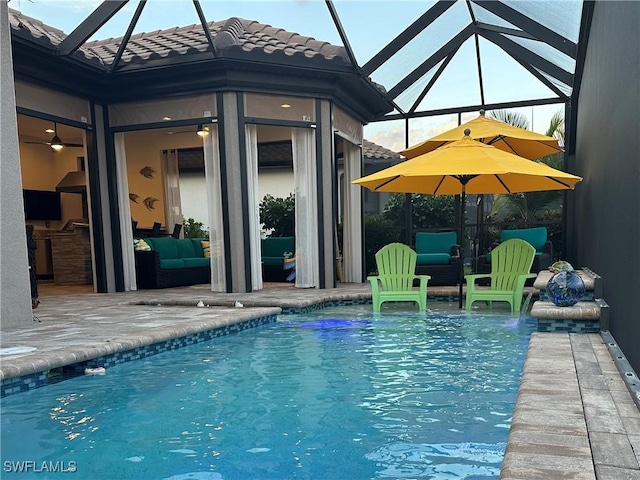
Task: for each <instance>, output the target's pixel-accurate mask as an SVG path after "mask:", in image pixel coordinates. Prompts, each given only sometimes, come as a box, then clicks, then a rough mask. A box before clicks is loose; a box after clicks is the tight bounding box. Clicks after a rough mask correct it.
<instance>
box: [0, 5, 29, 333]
mask: <svg viewBox="0 0 640 480" xmlns="http://www.w3.org/2000/svg"><path fill="white" fill-rule="evenodd" d="M8 18H9V17H8V10H7V2H0V126H1V128H0V158H2V170H1V172H0V229H1V231H2V236H1V237H0V304H1V306H0V328H2V329H3V330H5V329H7V328H12V327H14V328H15V327H19V326H28V325H31V324H32V323H33V316H32V312H31V300H30V298H31V294H30V288H29V270H28V265H29V263H28V260H27V242H26V235H25V220H24V208H23V205H22V182H21V181H20V157H19V149H18V126H17V122H16V103H15V93H14V88H13V65H12V61H11V41H10V33H9V22H8Z"/></svg>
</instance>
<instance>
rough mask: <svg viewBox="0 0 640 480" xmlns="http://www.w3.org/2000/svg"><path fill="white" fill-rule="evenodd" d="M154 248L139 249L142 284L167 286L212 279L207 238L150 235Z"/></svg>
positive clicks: (139, 282) (138, 276)
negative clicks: (206, 252)
mask: <svg viewBox="0 0 640 480" xmlns="http://www.w3.org/2000/svg"><path fill="white" fill-rule="evenodd" d="M144 240H145V242H146V243H147V244H148V245H149V246H150V247H151V250H146V251H144V250H136V251H135V260H136V282H137V285H138V288H167V287H181V286H187V285H197V284H201V283H209V282H210V281H211V264H210V261H211V259H210V258H208V257H205V256H204V252H203V248H202V243H201V242H202V241H203V240H206V239H204V238H183V239H175V238H173V237H149V238H145V239H144Z"/></svg>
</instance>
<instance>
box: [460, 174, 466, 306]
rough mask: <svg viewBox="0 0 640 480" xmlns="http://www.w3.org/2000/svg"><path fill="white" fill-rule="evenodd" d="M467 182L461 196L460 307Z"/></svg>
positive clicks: (464, 183) (463, 184) (463, 186)
mask: <svg viewBox="0 0 640 480" xmlns="http://www.w3.org/2000/svg"><path fill="white" fill-rule="evenodd" d="M466 184H467V183H466V182H463V183H462V196H461V198H460V278H459V289H458V308H462V282H463V280H464V214H465V210H466V206H467V198H466V197H467V193H466Z"/></svg>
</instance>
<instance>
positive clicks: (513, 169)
mask: <svg viewBox="0 0 640 480" xmlns="http://www.w3.org/2000/svg"><path fill="white" fill-rule="evenodd" d="M470 133H471V132H470V131H469V129H468V128H467V129H466V131H465V137H464V138H462V139H461V140H458V141H455V142H451V143H449V144H447V145H444V146H442V147H440V148H438V149H437V150H434V151H432V152H429V153H425V154H423V155H419V156H417V157H415V158H412V159H410V160H407V161H405V162H402V163H399V164H397V165H394V166H392V167H389V168H386V169H384V170H381V171H379V172H376V173H373V174H371V175H367V176H365V177H362V178H359V179H358V180H354V181H353V182H352V183H354V184H357V185H362V186H363V187H366V188H368V189H369V190H371V191H373V192H396V193H426V194H431V195H462V202H461V204H460V207H461V210H462V211H461V212H460V244H461V245H463V244H464V240H463V239H464V211H465V203H466V197H465V196H466V194H467V193H470V194H510V193H520V192H537V191H544V190H569V189H571V190H572V189H573V188H574V187H575V186H576V184H577V183H578V182H579V181H581V180H582V178H580V177H578V176H576V175H572V174H570V173H566V172H563V171H560V170H556V169H555V168H552V167H550V166H548V165H546V164H544V163H539V162H535V161H531V160H527V159H526V158H522V157H519V156H517V155H513V154H511V153H507V152H504V151H502V150H499V149H497V148H495V147H492V146H490V145H486V144H484V143H481V142H477V141H475V140H472V139H471V138H470ZM462 254H463V253H462V252H461V255H462ZM462 263H463V262H460V265H461V270H460V307H462Z"/></svg>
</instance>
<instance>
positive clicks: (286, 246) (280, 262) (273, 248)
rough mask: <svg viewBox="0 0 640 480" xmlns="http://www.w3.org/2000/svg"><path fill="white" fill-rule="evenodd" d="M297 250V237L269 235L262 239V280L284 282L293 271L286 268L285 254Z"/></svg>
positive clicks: (291, 254) (290, 253)
mask: <svg viewBox="0 0 640 480" xmlns="http://www.w3.org/2000/svg"><path fill="white" fill-rule="evenodd" d="M295 251H296V242H295V237H267V238H263V239H262V241H261V251H260V255H261V261H262V280H263V281H265V282H284V281H286V279H287V277H288V276H289V274H290V273H291V271H290V270H285V269H284V259H285V254H289V256H290V257H292V256H293V255H294V253H295Z"/></svg>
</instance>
